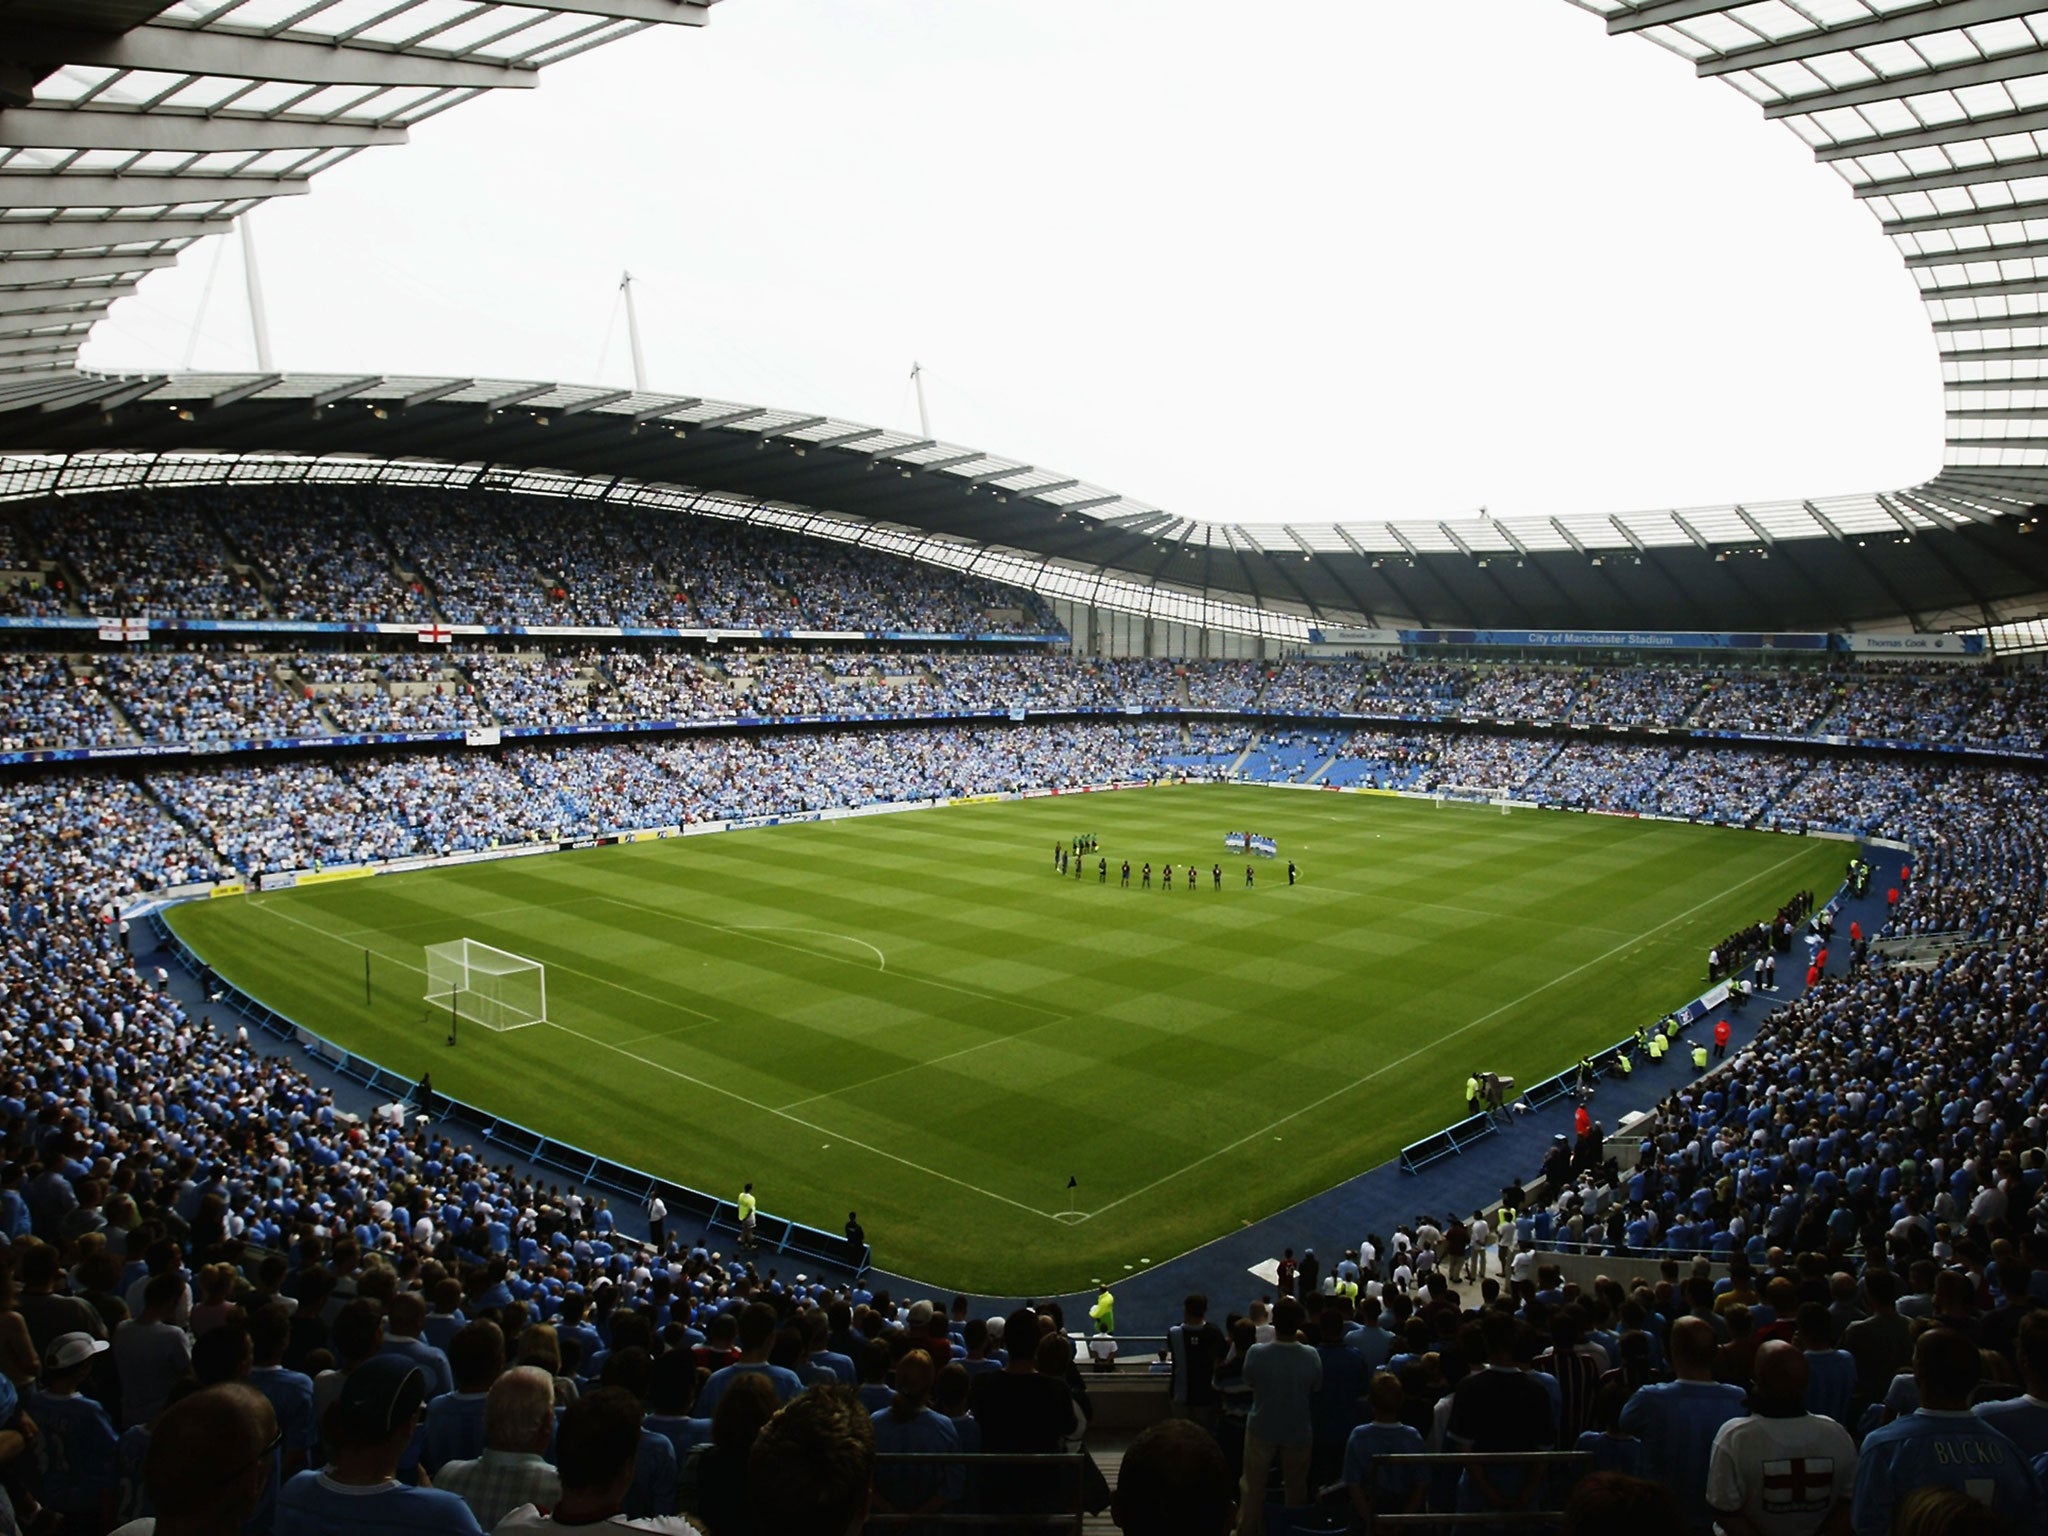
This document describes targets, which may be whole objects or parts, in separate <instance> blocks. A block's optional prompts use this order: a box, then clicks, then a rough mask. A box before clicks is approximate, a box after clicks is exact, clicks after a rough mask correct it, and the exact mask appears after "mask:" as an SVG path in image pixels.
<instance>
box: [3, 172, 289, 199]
mask: <svg viewBox="0 0 2048 1536" xmlns="http://www.w3.org/2000/svg"><path fill="white" fill-rule="evenodd" d="M311 185H312V183H311V182H309V181H308V180H306V179H305V178H304V177H303V176H154V175H142V174H134V175H128V176H103V175H98V174H82V175H70V174H66V175H61V176H60V175H56V174H53V173H46V172H36V173H33V174H29V173H20V172H0V208H157V207H168V206H171V205H175V204H178V203H222V202H228V201H231V200H233V199H235V198H243V197H296V196H298V195H299V194H301V193H303V192H305V191H306V190H307V189H308V188H309V187H311Z"/></svg>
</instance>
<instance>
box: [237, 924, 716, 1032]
mask: <svg viewBox="0 0 2048 1536" xmlns="http://www.w3.org/2000/svg"><path fill="white" fill-rule="evenodd" d="M256 910H257V911H259V912H267V913H268V914H269V915H270V916H272V917H276V918H282V919H283V920H284V921H285V922H288V923H296V924H298V926H299V927H301V928H303V929H305V930H306V931H307V932H308V933H317V934H319V935H320V936H321V937H322V938H328V939H332V940H334V942H335V943H337V944H346V945H347V946H348V947H349V948H350V949H367V950H368V951H369V952H370V953H371V954H373V955H377V956H379V957H381V958H382V959H385V960H389V961H390V962H391V963H392V964H393V965H402V966H404V967H405V968H406V969H407V970H408V971H417V972H419V974H420V975H422V976H424V975H426V974H427V968H426V967H425V966H423V965H414V964H413V963H412V962H411V961H410V960H407V959H404V958H403V957H401V956H399V955H394V954H391V953H390V952H388V951H386V950H382V949H379V948H377V946H376V945H374V944H358V943H357V942H356V941H355V940H354V939H352V938H348V937H346V936H345V935H343V934H339V933H336V932H334V930H333V929H331V928H322V927H321V926H320V925H319V924H318V923H309V922H307V921H306V920H305V919H304V918H302V917H294V916H292V914H291V913H289V912H286V911H283V910H282V909H280V908H277V907H269V906H265V907H258V908H257V909H256ZM510 910H514V911H517V910H520V909H518V908H513V909H510ZM361 931H362V932H365V933H374V932H376V931H377V930H375V929H363V930H361ZM544 963H545V964H546V965H548V966H550V967H552V968H553V969H555V970H558V971H565V972H567V973H568V974H569V975H571V976H580V977H582V978H583V979H584V980H585V981H594V982H596V983H597V984H598V985H599V986H601V987H610V988H612V989H613V990H614V991H617V992H624V993H627V994H628V995H630V996H633V997H637V998H640V999H641V1000H642V1001H643V1002H649V1003H653V1004H654V1005H655V1006H656V1007H658V1008H670V1009H673V1010H674V1011H675V1012H677V1013H687V1014H689V1015H690V1017H692V1018H694V1019H700V1020H702V1021H703V1022H704V1023H706V1024H716V1023H718V1022H719V1020H718V1016H717V1015H716V1014H712V1013H706V1012H705V1011H704V1010H703V1009H701V1008H692V1007H691V1006H690V1005H689V1004H688V1003H679V1002H677V1001H676V1000H675V999H674V998H672V997H658V996H656V995H655V994H654V993H652V992H643V991H641V990H640V989H639V988H638V987H629V986H627V985H626V984H625V983H624V982H623V981H614V980H613V979H612V978H611V977H609V976H599V975H597V974H596V973H595V972H593V971H583V970H578V969H577V968H576V967H575V966H573V965H565V964H563V963H562V962H560V961H558V960H549V961H546V962H544ZM668 1033H670V1034H681V1033H683V1031H682V1030H671V1031H669V1032H668Z"/></svg>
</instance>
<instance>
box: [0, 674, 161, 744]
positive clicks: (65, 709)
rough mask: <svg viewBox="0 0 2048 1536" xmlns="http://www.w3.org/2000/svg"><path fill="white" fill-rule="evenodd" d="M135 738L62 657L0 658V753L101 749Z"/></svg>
mask: <svg viewBox="0 0 2048 1536" xmlns="http://www.w3.org/2000/svg"><path fill="white" fill-rule="evenodd" d="M134 739H135V735H134V733H133V732H132V731H130V730H129V729H128V728H127V726H126V725H125V724H123V722H122V721H121V718H120V717H119V716H118V715H117V714H116V713H115V712H114V708H113V705H112V704H111V703H110V702H109V701H108V699H107V696H106V695H105V694H104V693H102V692H101V691H100V690H99V689H98V688H97V687H95V686H94V685H93V683H92V682H91V680H90V679H89V678H81V677H80V676H79V675H78V673H77V671H76V670H75V669H74V668H73V665H72V662H71V659H70V658H69V657H66V656H34V655H30V656H18V655H6V654H0V751H5V752H21V751H26V750H32V749H37V748H45V747H80V746H83V747H107V746H113V745H115V744H116V743H119V742H124V741H133V740H134Z"/></svg>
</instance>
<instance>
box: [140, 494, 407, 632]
mask: <svg viewBox="0 0 2048 1536" xmlns="http://www.w3.org/2000/svg"><path fill="white" fill-rule="evenodd" d="M286 497H287V493H280V492H276V491H268V492H247V491H242V490H238V489H226V488H223V489H217V490H212V491H207V492H204V493H200V492H190V493H187V495H186V497H185V499H186V500H187V501H191V502H194V503H196V506H195V507H194V508H193V509H192V510H191V511H190V512H188V513H185V514H184V515H187V516H189V517H192V518H193V519H194V520H195V521H196V520H197V519H198V518H199V516H200V515H201V509H203V513H204V515H205V516H209V517H211V518H212V519H213V520H214V521H215V522H216V523H217V524H218V525H219V527H220V530H221V532H222V534H223V535H224V536H225V537H226V539H227V541H228V544H229V546H230V547H231V548H234V549H238V550H240V551H241V552H242V553H243V554H244V555H245V556H246V557H247V558H248V559H249V560H250V561H251V562H253V563H254V564H255V565H256V567H257V568H258V569H259V570H261V571H262V572H263V573H264V576H265V577H266V579H267V590H268V596H269V598H270V603H271V606H272V607H273V608H275V609H276V610H277V615H278V617H280V618H286V619H298V620H307V621H312V622H316V623H375V622H378V621H380V620H381V621H386V622H391V623H426V622H428V621H429V620H431V619H433V618H434V617H435V614H434V609H433V605H432V603H431V602H430V601H429V600H428V598H427V592H426V588H425V587H424V586H423V585H422V584H421V583H420V582H419V581H418V580H417V579H408V578H407V577H404V576H401V575H400V574H399V570H398V562H397V559H396V557H395V555H394V553H393V550H392V548H391V546H390V545H389V544H388V543H386V542H385V539H384V536H383V534H382V532H381V531H380V530H382V529H384V528H388V527H392V526H400V527H402V526H404V525H405V523H406V522H407V520H408V519H409V518H410V516H411V515H412V512H411V506H410V504H409V503H410V498H408V497H405V496H404V495H402V494H394V493H391V492H388V491H384V490H380V489H377V488H375V487H371V486H350V487H349V488H348V489H347V490H340V489H336V488H333V487H320V486H307V487H303V488H301V489H299V490H297V491H295V492H291V493H289V494H288V499H284V501H283V504H282V505H280V500H281V498H286ZM174 515H175V514H174Z"/></svg>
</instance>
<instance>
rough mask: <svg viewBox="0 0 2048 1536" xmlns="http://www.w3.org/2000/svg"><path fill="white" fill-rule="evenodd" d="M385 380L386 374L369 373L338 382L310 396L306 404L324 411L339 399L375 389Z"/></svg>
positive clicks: (350, 397) (349, 397)
mask: <svg viewBox="0 0 2048 1536" xmlns="http://www.w3.org/2000/svg"><path fill="white" fill-rule="evenodd" d="M383 382H384V376H383V375H382V374H377V373H367V374H364V375H363V376H362V377H361V378H359V379H350V380H349V381H348V382H347V383H345V384H336V385H335V386H333V388H331V389H323V390H321V391H320V392H319V393H318V394H315V395H313V396H311V397H310V398H308V400H307V401H306V404H307V406H308V407H309V408H311V409H312V410H315V411H324V410H325V409H327V407H328V406H330V405H333V404H335V403H336V402H337V401H341V400H348V399H352V398H354V397H355V396H357V395H360V394H361V393H362V392H363V391H364V390H366V389H375V388H376V387H377V386H378V385H379V384H382V383H383Z"/></svg>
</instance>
